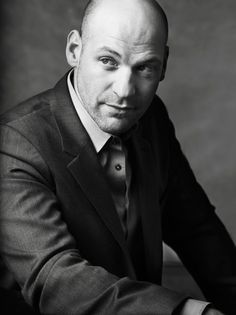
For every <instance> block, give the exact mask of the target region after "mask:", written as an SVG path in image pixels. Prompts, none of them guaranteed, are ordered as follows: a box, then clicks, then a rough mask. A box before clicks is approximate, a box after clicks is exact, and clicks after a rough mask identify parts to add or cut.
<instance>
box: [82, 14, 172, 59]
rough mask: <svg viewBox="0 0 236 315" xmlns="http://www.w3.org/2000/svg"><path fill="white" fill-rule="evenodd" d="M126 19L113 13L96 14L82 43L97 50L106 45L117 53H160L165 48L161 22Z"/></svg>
mask: <svg viewBox="0 0 236 315" xmlns="http://www.w3.org/2000/svg"><path fill="white" fill-rule="evenodd" d="M145 22H146V23H144V21H142V20H141V19H126V18H125V16H120V15H116V14H112V15H108V13H107V15H105V17H104V18H103V19H101V16H100V15H96V16H95V17H94V19H93V20H92V23H91V24H90V27H89V31H88V32H87V38H86V46H88V47H90V48H92V49H93V51H99V50H101V48H102V47H104V46H106V47H110V48H111V49H113V50H115V51H118V52H119V53H120V54H121V55H124V54H129V55H135V54H139V55H142V54H144V55H145V54H156V55H157V56H160V58H161V56H162V55H163V53H164V49H165V39H166V38H165V32H163V29H164V28H163V25H161V23H157V22H156V23H155V25H153V24H152V23H150V22H147V21H145Z"/></svg>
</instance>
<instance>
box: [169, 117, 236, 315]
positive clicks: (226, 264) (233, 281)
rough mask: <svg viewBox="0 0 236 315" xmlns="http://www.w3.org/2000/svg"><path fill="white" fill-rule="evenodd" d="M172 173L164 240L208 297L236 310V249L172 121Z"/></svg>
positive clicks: (216, 302)
mask: <svg viewBox="0 0 236 315" xmlns="http://www.w3.org/2000/svg"><path fill="white" fill-rule="evenodd" d="M168 132H169V137H170V138H169V139H170V175H169V187H168V189H167V192H166V205H165V210H164V211H163V231H164V239H165V241H166V242H167V244H168V245H169V246H171V247H172V248H173V249H174V250H175V251H176V252H177V254H178V255H179V257H180V258H181V260H182V261H183V262H184V264H185V266H186V267H187V269H188V270H189V271H190V273H191V274H192V275H193V277H194V278H195V280H196V281H197V283H198V284H199V286H200V287H201V289H202V291H203V293H204V295H205V297H206V298H207V300H209V301H211V302H213V304H214V305H216V307H218V308H219V309H222V311H225V312H226V314H234V313H235V310H236V250H235V245H234V243H233V241H232V240H231V238H230V236H229V234H228V232H227V231H226V229H225V227H224V226H223V224H222V222H221V221H220V220H219V218H218V217H217V215H216V214H215V211H214V207H213V206H212V205H211V204H210V202H209V200H208V198H207V196H206V194H205V193H204V191H203V190H202V188H201V187H200V185H199V184H198V183H197V181H196V179H195V177H194V175H193V173H192V170H191V168H190V166H189V164H188V162H187V160H186V158H185V156H184V155H183V153H182V151H181V148H180V145H179V143H178V141H177V140H176V138H175V133H174V128H173V126H172V124H171V122H169V131H168Z"/></svg>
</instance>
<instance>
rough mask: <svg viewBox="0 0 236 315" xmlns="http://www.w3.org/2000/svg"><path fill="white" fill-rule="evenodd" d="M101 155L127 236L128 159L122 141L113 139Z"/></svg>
mask: <svg viewBox="0 0 236 315" xmlns="http://www.w3.org/2000/svg"><path fill="white" fill-rule="evenodd" d="M101 153H102V154H101V157H100V160H101V164H102V166H103V168H104V171H105V174H106V177H107V180H108V184H109V188H110V191H111V194H112V197H113V200H114V204H115V207H116V210H117V212H118V215H119V218H120V221H121V225H122V228H123V230H124V233H125V235H126V234H127V225H126V220H127V198H126V190H127V187H126V159H125V152H124V150H123V146H122V142H121V139H120V138H118V137H111V138H110V139H109V141H108V143H107V144H106V145H105V147H104V148H103V150H102V152H101Z"/></svg>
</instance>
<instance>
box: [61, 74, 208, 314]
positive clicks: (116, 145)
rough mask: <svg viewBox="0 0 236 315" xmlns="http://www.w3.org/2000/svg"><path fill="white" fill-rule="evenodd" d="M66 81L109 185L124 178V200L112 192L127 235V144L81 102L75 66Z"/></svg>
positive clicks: (193, 309) (191, 307)
mask: <svg viewBox="0 0 236 315" xmlns="http://www.w3.org/2000/svg"><path fill="white" fill-rule="evenodd" d="M67 85H68V89H69V93H70V96H71V99H72V103H73V105H74V107H75V110H76V112H77V114H78V116H79V118H80V120H81V123H82V124H83V126H84V128H85V130H86V131H87V133H88V135H89V137H90V139H91V141H92V143H93V145H94V148H95V150H96V152H97V154H98V159H99V162H100V163H101V165H102V167H103V168H104V169H105V173H106V176H107V178H108V183H111V186H110V187H112V186H113V183H114V182H120V181H124V183H125V189H124V191H123V194H124V201H123V200H122V198H121V197H120V194H119V193H116V192H115V189H112V190H111V194H112V197H113V200H114V204H115V207H116V210H117V213H118V215H119V218H120V221H121V225H122V228H123V231H124V233H125V237H126V239H127V236H128V232H130V231H128V229H127V217H128V214H127V212H128V208H129V198H128V194H129V184H130V180H131V169H130V167H129V165H128V162H127V156H126V154H127V152H126V151H125V149H124V148H122V141H121V139H120V138H119V137H113V136H112V135H111V134H108V133H106V132H104V131H102V130H101V129H100V128H99V127H98V125H97V124H96V122H95V121H94V120H93V119H92V118H91V116H90V115H89V114H88V112H87V111H86V109H85V108H84V106H83V105H82V104H83V102H82V99H81V97H80V95H79V92H78V89H77V86H76V84H73V69H72V70H71V71H70V72H69V74H68V77H67ZM73 85H74V86H73ZM109 139H110V140H109ZM109 142H110V143H109ZM109 146H110V147H109ZM113 149H115V150H117V154H113V155H111V156H112V158H111V159H112V161H109V160H110V157H109V151H110V150H112V151H113ZM108 161H109V165H108ZM136 216H137V215H136ZM136 221H137V217H135V218H134V219H133V222H134V224H136ZM208 304H209V303H207V302H202V301H197V300H193V299H188V300H187V301H186V302H185V304H184V305H183V308H182V310H181V312H180V313H179V314H180V315H202V314H203V312H204V309H205V308H206V307H207V305H208Z"/></svg>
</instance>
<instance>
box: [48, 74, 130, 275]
mask: <svg viewBox="0 0 236 315" xmlns="http://www.w3.org/2000/svg"><path fill="white" fill-rule="evenodd" d="M55 95H56V100H55V103H54V105H53V108H52V110H53V113H54V115H55V119H56V123H57V126H58V129H59V132H60V135H61V144H62V150H63V151H64V152H66V153H67V154H69V155H70V156H71V160H70V162H69V163H68V165H67V168H68V170H69V171H70V172H71V174H72V176H73V177H74V178H75V180H76V181H77V183H78V184H79V185H80V187H81V189H82V190H83V192H84V193H85V195H86V196H87V198H88V200H89V201H90V202H91V203H92V204H93V206H94V208H95V209H96V211H97V213H98V215H99V216H100V217H101V219H102V221H103V222H104V224H105V225H106V227H107V228H108V229H109V230H110V232H111V233H112V235H113V236H114V238H115V239H116V241H117V242H118V243H119V245H120V246H121V248H122V250H123V252H124V253H125V256H126V259H127V265H128V269H129V272H130V274H131V276H133V277H135V275H134V271H133V268H132V264H131V260H130V257H129V253H128V249H127V246H126V242H125V238H124V233H123V230H122V227H121V223H120V220H119V217H118V214H117V211H116V209H115V206H114V203H113V200H112V197H111V193H110V191H109V188H108V185H107V182H106V179H105V176H104V173H103V170H102V167H101V165H100V163H99V161H98V159H97V154H96V151H95V149H94V147H93V144H92V142H91V140H90V138H89V136H88V134H87V132H86V130H85V129H84V127H83V125H82V123H81V121H80V119H79V117H78V115H77V113H76V111H75V108H74V106H73V104H72V101H71V99H70V96H69V91H68V88H67V83H66V77H64V78H63V79H62V80H61V81H59V82H58V84H57V85H56V87H55Z"/></svg>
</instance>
